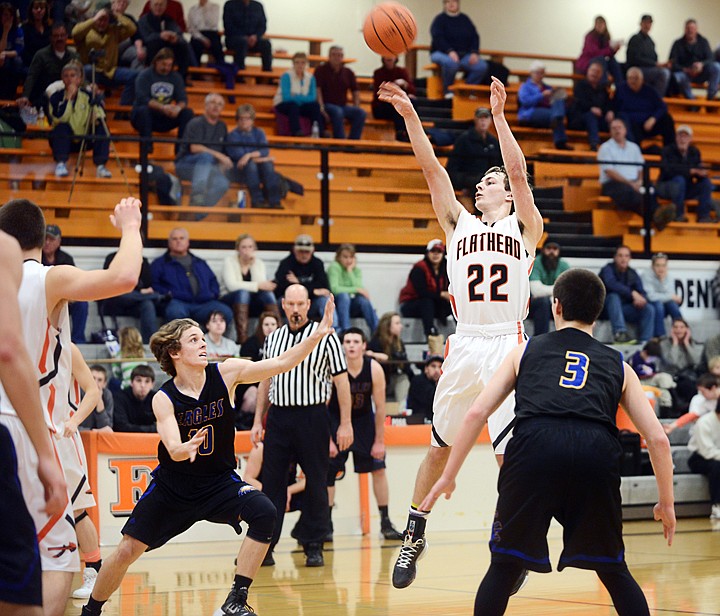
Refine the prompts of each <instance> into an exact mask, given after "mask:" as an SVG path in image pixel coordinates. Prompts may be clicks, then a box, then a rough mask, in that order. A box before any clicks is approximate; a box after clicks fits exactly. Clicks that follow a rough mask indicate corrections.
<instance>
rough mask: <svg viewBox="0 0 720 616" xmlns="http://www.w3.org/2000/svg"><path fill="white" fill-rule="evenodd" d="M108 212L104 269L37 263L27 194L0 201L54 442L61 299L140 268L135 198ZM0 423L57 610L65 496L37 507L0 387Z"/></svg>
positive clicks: (71, 556)
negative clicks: (112, 237)
mask: <svg viewBox="0 0 720 616" xmlns="http://www.w3.org/2000/svg"><path fill="white" fill-rule="evenodd" d="M110 218H111V221H112V223H113V224H114V225H115V226H116V227H117V228H118V229H120V231H121V232H122V238H121V240H120V248H119V250H118V255H117V257H116V258H115V259H113V263H112V264H111V266H110V268H109V269H107V270H93V271H83V270H81V269H78V268H76V267H74V266H70V265H56V266H53V267H44V266H42V265H41V264H40V260H41V255H42V247H43V244H44V242H45V218H44V216H43V213H42V210H41V209H40V208H39V207H38V206H37V205H35V204H34V203H32V202H31V201H28V200H27V199H14V200H12V201H9V202H8V203H6V204H5V205H3V206H2V207H1V208H0V230H3V231H5V232H6V233H8V234H10V235H11V236H13V237H14V238H15V239H16V240H17V241H18V242H19V244H20V249H21V250H22V254H23V258H24V260H25V263H24V265H23V280H22V284H21V286H20V290H19V293H18V301H19V303H20V310H21V316H22V322H23V327H22V329H23V332H24V337H25V343H26V346H27V348H28V353H29V355H30V358H31V361H32V363H33V364H34V366H35V377H36V378H37V382H38V384H39V386H40V394H41V395H40V397H41V401H42V405H43V412H44V416H45V423H46V426H47V428H48V429H49V430H50V433H51V434H52V435H53V439H52V441H53V442H55V443H56V442H57V441H56V438H55V437H59V435H62V433H63V430H64V422H65V420H66V419H67V416H68V412H69V405H68V392H69V387H70V383H71V372H72V359H71V352H70V321H69V317H68V308H67V305H68V301H72V300H77V301H89V300H95V299H104V298H107V297H113V296H116V295H120V294H122V293H127V292H129V291H130V290H132V289H133V288H134V287H135V285H136V284H137V279H138V276H139V275H140V266H141V261H142V241H141V238H140V219H141V217H140V202H139V201H138V200H137V199H134V198H128V199H123V200H122V201H121V202H120V203H118V204H117V205H116V206H115V210H114V213H113V214H112V215H111V216H110ZM113 266H114V267H113ZM0 422H2V423H3V424H4V425H5V426H6V427H7V428H8V430H9V431H10V433H11V435H12V437H13V442H14V444H15V449H16V451H17V455H18V460H19V463H18V467H19V473H18V476H19V478H20V485H21V487H22V492H23V496H24V497H25V501H26V503H27V507H28V510H29V511H30V514H31V515H32V517H33V520H34V522H35V527H36V530H37V536H38V543H39V548H40V559H41V565H42V571H43V574H42V585H43V606H44V614H45V616H61V615H62V614H63V613H64V611H65V603H66V601H67V597H68V595H69V593H70V585H71V583H72V575H73V572H75V571H79V569H80V560H79V558H78V553H77V538H76V534H75V529H74V520H73V515H72V507H71V503H70V496H69V495H68V497H67V501H66V507H65V511H64V512H61V513H59V514H56V515H48V514H47V513H46V512H45V511H44V506H45V499H44V494H43V488H42V485H41V484H40V483H39V482H38V472H37V465H38V461H37V458H36V456H35V455H34V452H33V450H32V447H29V446H28V444H29V440H28V435H27V432H26V431H25V430H24V428H23V426H22V425H21V424H20V422H19V421H18V419H17V413H16V411H15V408H14V407H13V405H12V404H11V401H10V400H8V398H7V396H5V393H4V391H2V390H0ZM56 455H58V454H57V453H56Z"/></svg>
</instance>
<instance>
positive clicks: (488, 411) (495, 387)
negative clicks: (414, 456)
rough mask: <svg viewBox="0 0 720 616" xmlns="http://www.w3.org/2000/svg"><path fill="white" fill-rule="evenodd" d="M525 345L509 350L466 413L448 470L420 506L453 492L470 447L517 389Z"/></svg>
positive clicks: (429, 507) (426, 509) (426, 505)
mask: <svg viewBox="0 0 720 616" xmlns="http://www.w3.org/2000/svg"><path fill="white" fill-rule="evenodd" d="M525 346H526V344H521V345H520V346H518V347H516V348H514V349H513V350H512V351H510V353H509V354H508V355H507V356H506V357H505V359H504V360H503V362H502V364H500V367H499V368H498V369H497V371H496V372H495V374H494V375H493V376H492V378H491V379H490V380H489V381H488V383H487V385H485V389H483V390H482V392H480V394H478V396H477V398H475V400H474V401H473V403H472V405H471V406H470V409H469V410H468V412H467V413H466V415H465V419H464V420H463V425H462V428H461V429H460V432H459V434H458V437H457V439H456V440H455V444H454V445H453V446H452V450H451V451H450V457H449V458H448V461H447V464H446V465H445V470H443V473H442V475H441V476H440V479H438V480H437V482H436V483H435V485H434V486H433V487H432V488H431V489H430V492H428V495H427V496H426V497H425V499H424V500H423V502H422V503H421V504H420V509H423V510H425V511H430V510H431V509H432V507H433V505H434V504H435V501H437V499H438V498H440V495H441V494H445V498H450V496H451V495H452V493H453V492H454V490H455V478H456V477H457V474H458V472H459V471H460V468H461V467H462V465H463V462H464V461H465V458H467V455H468V454H469V453H470V450H471V449H472V448H473V446H474V445H475V443H476V442H477V439H478V437H479V436H480V432H482V429H483V427H484V426H485V424H486V423H487V420H488V417H490V415H492V413H493V412H494V411H495V409H497V408H498V407H499V406H500V404H502V402H503V400H505V398H507V397H508V395H509V394H510V392H511V391H512V390H513V389H514V388H515V383H516V382H517V373H518V369H519V367H520V358H521V357H522V355H523V353H524V352H525Z"/></svg>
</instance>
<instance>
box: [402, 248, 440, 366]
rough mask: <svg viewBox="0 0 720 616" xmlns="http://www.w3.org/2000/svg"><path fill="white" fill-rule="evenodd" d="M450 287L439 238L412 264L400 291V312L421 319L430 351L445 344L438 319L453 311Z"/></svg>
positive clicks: (436, 351) (436, 349)
mask: <svg viewBox="0 0 720 616" xmlns="http://www.w3.org/2000/svg"><path fill="white" fill-rule="evenodd" d="M449 286H450V280H449V279H448V274H447V259H446V258H445V244H444V243H443V241H442V240H440V239H434V240H430V241H429V242H428V245H427V246H426V248H425V256H424V257H423V259H422V260H421V261H418V262H417V263H416V264H415V265H413V267H412V269H411V270H410V274H409V276H408V279H407V282H406V283H405V286H404V287H403V288H402V290H401V291H400V314H402V315H403V316H404V317H415V318H420V319H421V320H422V324H423V331H424V332H425V335H426V336H427V339H428V347H429V348H430V352H431V353H442V349H443V345H444V344H445V339H444V338H443V337H442V334H440V333H439V332H438V329H437V327H436V326H435V319H438V320H439V321H442V322H443V323H445V322H446V321H447V318H448V317H449V316H450V315H451V314H452V307H451V305H450V292H449V290H448V288H449Z"/></svg>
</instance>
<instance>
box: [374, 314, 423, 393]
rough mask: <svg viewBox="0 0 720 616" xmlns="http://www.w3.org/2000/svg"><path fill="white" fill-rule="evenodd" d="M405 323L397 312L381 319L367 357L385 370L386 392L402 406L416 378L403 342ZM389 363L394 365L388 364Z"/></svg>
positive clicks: (385, 315)
mask: <svg viewBox="0 0 720 616" xmlns="http://www.w3.org/2000/svg"><path fill="white" fill-rule="evenodd" d="M402 330H403V322H402V319H401V318H400V315H399V314H398V313H397V312H386V313H385V314H384V315H382V316H381V317H380V321H379V322H378V326H377V329H376V330H375V333H374V334H373V337H372V338H371V339H370V342H368V345H367V351H366V352H365V354H366V355H369V356H370V357H372V358H373V359H376V360H377V361H379V362H380V363H381V365H382V367H383V369H384V370H385V391H386V393H387V396H388V397H389V398H392V399H393V400H395V401H396V402H398V403H399V404H400V406H402V405H403V404H404V402H405V400H406V399H407V395H408V389H409V388H410V380H411V379H412V378H413V376H415V373H414V372H413V369H412V368H411V367H410V362H408V356H407V351H406V350H405V344H404V343H403V341H402ZM388 361H390V362H392V363H387V362H388Z"/></svg>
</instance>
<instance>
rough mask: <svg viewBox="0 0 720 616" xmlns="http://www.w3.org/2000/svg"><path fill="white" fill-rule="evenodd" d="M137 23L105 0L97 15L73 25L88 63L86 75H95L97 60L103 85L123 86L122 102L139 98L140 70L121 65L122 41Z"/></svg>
mask: <svg viewBox="0 0 720 616" xmlns="http://www.w3.org/2000/svg"><path fill="white" fill-rule="evenodd" d="M135 31H136V28H135V24H134V23H133V22H132V21H131V20H130V19H128V18H127V17H125V15H123V14H122V13H120V12H119V10H118V9H117V7H114V8H113V7H112V6H111V4H110V2H107V1H106V2H101V3H99V4H98V5H97V6H96V8H95V15H94V16H93V17H91V18H90V19H86V20H85V21H82V22H80V23H79V24H77V25H76V26H75V27H74V28H73V29H72V38H73V40H74V42H75V45H76V46H77V50H78V52H79V53H80V58H81V59H82V61H83V64H85V78H86V79H88V80H89V79H90V77H91V75H92V66H91V65H92V64H95V81H96V82H97V84H98V85H99V86H104V87H109V88H112V87H116V86H122V87H123V90H122V94H121V95H120V104H121V105H132V104H133V101H134V100H135V79H136V78H137V76H138V71H136V70H134V69H131V68H126V67H124V66H119V65H118V60H119V47H120V43H121V42H122V41H124V40H125V39H128V38H130V37H131V36H132V35H133V34H135Z"/></svg>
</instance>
